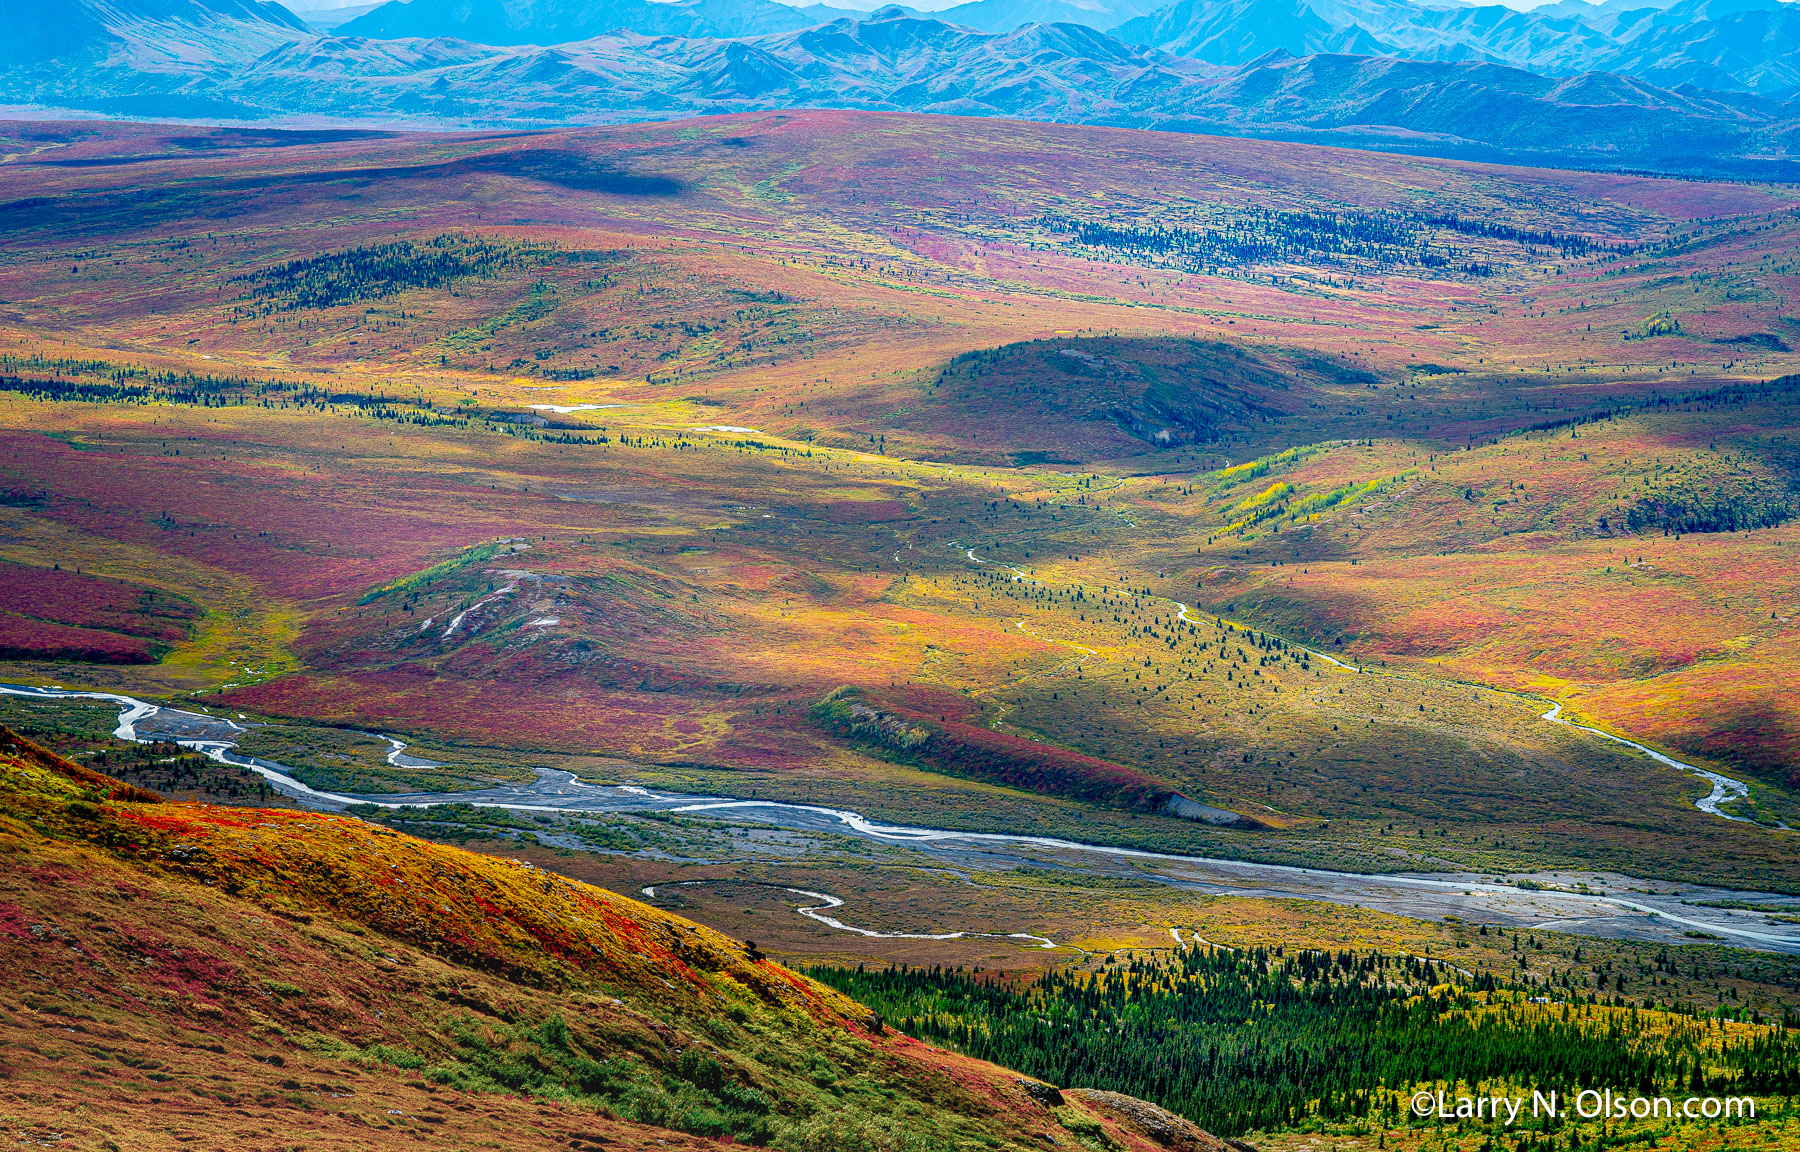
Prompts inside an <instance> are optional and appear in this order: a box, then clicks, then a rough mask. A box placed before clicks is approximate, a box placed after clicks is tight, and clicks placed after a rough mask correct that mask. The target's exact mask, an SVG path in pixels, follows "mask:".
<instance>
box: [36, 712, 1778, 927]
mask: <svg viewBox="0 0 1800 1152" xmlns="http://www.w3.org/2000/svg"><path fill="white" fill-rule="evenodd" d="M0 693H5V694H9V695H14V696H20V697H25V698H36V699H83V700H103V701H107V702H110V703H113V704H116V705H118V707H119V709H120V711H119V722H118V727H117V728H116V729H115V732H114V734H115V735H116V736H118V737H119V738H120V739H123V740H138V741H151V740H167V741H171V742H173V743H177V744H180V745H182V746H183V747H186V748H191V749H193V750H194V751H196V752H200V753H202V754H204V755H206V756H209V757H211V758H213V759H214V760H218V761H221V762H223V763H227V764H236V765H239V766H242V767H244V768H247V769H249V770H251V771H253V772H256V773H257V774H258V775H260V776H262V777H263V778H264V779H265V780H267V781H268V782H269V783H270V784H271V785H272V786H274V787H275V788H276V789H278V790H279V791H281V792H283V793H285V794H287V795H289V796H292V797H294V798H295V799H297V800H299V801H301V802H302V803H305V804H307V805H309V806H312V807H315V808H320V809H326V810H339V809H342V808H344V807H346V806H349V805H351V804H374V805H377V806H380V807H384V808H400V807H406V806H414V805H424V804H451V803H464V804H473V805H476V806H479V807H492V808H505V809H513V810H518V811H526V812H542V813H555V814H562V815H579V814H582V813H632V812H668V813H676V814H689V815H697V816H698V815H704V816H708V817H712V818H715V819H724V820H732V819H738V820H745V821H750V822H754V823H758V824H765V825H773V826H777V827H782V828H788V829H793V830H798V831H815V832H833V833H840V834H847V835H852V836H856V837H860V838H862V839H866V840H870V841H873V842H876V843H880V844H887V845H893V846H901V847H906V848H910V849H913V850H915V851H918V852H921V853H925V854H927V855H930V856H932V857H935V858H938V859H940V860H942V861H945V862H947V863H953V864H955V865H956V866H958V867H963V868H967V869H970V870H987V871H991V870H1009V869H1013V868H1018V867H1021V866H1028V867H1038V868H1060V869H1067V870H1070V871H1077V872H1087V873H1102V874H1108V875H1126V876H1130V877H1133V878H1138V879H1147V880H1152V881H1156V882H1160V883H1164V884H1167V885H1169V886H1170V887H1173V888H1181V889H1185V890H1188V891H1196V892H1205V893H1214V894H1220V895H1235V896H1254V897H1290V898H1303V899H1311V900H1326V901H1331V902H1334V903H1340V904H1349V905H1355V906H1358V907H1365V908H1374V909H1380V910H1384V911H1389V912H1395V913H1399V914H1402V915H1407V916H1415V917H1420V918H1424V919H1441V918H1442V917H1444V916H1447V915H1454V916H1460V917H1462V918H1464V919H1467V920H1473V921H1483V922H1487V923H1498V924H1504V925H1510V926H1519V927H1536V928H1544V929H1553V930H1556V931H1564V932H1572V933H1577V934H1581V935H1590V936H1600V937H1611V938H1622V939H1637V940H1660V941H1665V942H1670V943H1688V942H1691V941H1692V939H1693V938H1694V936H1693V935H1692V934H1695V933H1698V934H1703V937H1704V938H1712V939H1718V940H1722V941H1725V942H1729V943H1731V944H1735V945H1738V946H1740V947H1745V948H1755V949H1762V950H1767V951H1775V952H1787V953H1795V954H1800V924H1788V923H1785V922H1783V921H1778V920H1773V919H1770V918H1769V917H1768V916H1766V915H1765V914H1763V913H1762V912H1759V911H1756V910H1755V909H1754V907H1753V906H1754V905H1757V904H1768V905H1771V906H1772V908H1771V911H1774V910H1776V909H1777V908H1779V907H1780V906H1782V905H1784V904H1788V905H1791V904H1792V903H1793V902H1794V897H1791V896H1782V895H1779V894H1776V893H1768V892H1750V891H1742V890H1737V889H1724V888H1715V887H1709V886H1704V885H1696V884H1679V883H1672V882H1666V881H1649V880H1642V879H1638V878H1635V877H1631V876H1623V875H1618V874H1614V873H1592V872H1583V873H1539V874H1533V875H1531V876H1527V877H1513V878H1510V879H1502V878H1497V877H1492V876H1484V875H1476V874H1461V873H1359V872H1350V871H1337V870H1332V869H1326V868H1310V867H1304V866H1301V865H1294V864H1276V863H1265V862H1259V861H1249V860H1226V859H1215V858H1210V857H1202V856H1189V855H1183V854H1180V853H1172V852H1156V851H1151V850H1149V849H1142V848H1126V847H1119V846H1116V845H1103V844H1085V843H1080V842H1077V841H1073V840H1064V839H1060V838H1057V837H1049V836H1031V835H1026V834H1022V833H1002V832H972V831H961V830H957V829H948V828H931V827H926V826H921V825H911V824H894V823H887V822H884V821H879V820H873V819H870V818H869V817H867V816H864V815H862V814H861V813H857V812H851V811H847V810H844V809H839V808H829V807H824V806H821V805H813V804H789V803H783V802H780V801H774V800H744V799H738V798H733V797H726V796H692V795H683V794H679V793H669V792H658V791H654V790H651V789H648V788H642V787H638V786H635V785H630V784H622V785H602V784H589V783H586V782H584V781H582V780H579V779H577V778H576V777H575V776H574V775H573V774H572V773H568V772H558V771H551V770H548V769H539V770H538V773H537V778H536V779H535V780H533V781H531V782H529V783H524V784H518V785H505V786H500V787H495V788H486V789H481V790H477V791H467V792H441V793H410V794H404V795H382V796H365V795H355V794H346V793H336V792H324V791H320V790H318V789H314V788H311V787H309V786H307V785H306V784H304V783H302V782H301V781H299V780H297V779H295V778H294V776H293V775H292V770H291V769H289V768H288V767H287V766H286V765H283V764H280V763H277V762H274V761H269V760H263V759H260V758H258V757H254V756H245V755H242V754H240V753H238V752H237V751H236V750H235V748H236V744H237V739H238V737H239V736H240V735H241V734H242V733H243V732H244V731H245V728H244V726H242V725H240V724H239V723H237V721H236V720H234V719H230V718H227V717H220V716H213V715H209V714H206V713H202V712H192V711H185V710H182V709H178V708H170V707H166V706H162V705H157V704H152V703H149V702H146V701H143V700H138V699H135V698H133V697H130V696H125V695H120V694H118V693H113V692H90V691H81V690H76V689H67V688H34V687H27V686H21V685H0ZM1601 735H1605V734H1604V733H1601ZM384 739H387V740H388V741H390V746H392V744H394V743H398V744H399V745H400V747H397V748H393V750H392V754H393V755H395V756H399V755H402V754H403V750H404V742H403V741H399V740H398V738H397V737H384ZM1615 739H1616V738H1615ZM1519 881H1523V882H1525V883H1526V884H1527V885H1528V886H1527V887H1523V888H1522V887H1520V886H1519V883H1518V882H1519ZM1531 885H1538V886H1541V887H1531ZM1578 885H1585V886H1586V888H1587V890H1586V891H1581V890H1577V886H1578ZM794 891H795V893H796V894H798V895H802V896H805V897H808V898H811V899H818V900H821V901H824V903H822V904H818V905H814V906H811V907H810V909H808V910H803V911H802V914H803V915H807V916H809V917H810V918H812V919H814V920H816V921H818V922H819V923H821V924H825V925H827V926H828V927H831V928H832V929H834V930H838V931H846V932H855V933H858V934H863V935H874V936H880V935H882V933H877V932H873V931H872V930H870V929H863V928H857V927H854V926H852V925H850V924H847V923H844V922H843V921H841V920H838V919H836V918H835V917H831V916H828V915H826V912H827V911H828V910H835V909H836V908H838V907H840V906H841V905H842V901H841V900H839V899H838V898H837V897H834V896H829V895H826V894H824V893H817V892H813V891H811V890H801V889H795V890H794ZM1723 902H1729V903H1732V904H1734V905H1738V907H1731V908H1722V907H1717V906H1716V905H1718V904H1720V903H1723ZM1709 905H1710V906H1709ZM1744 905H1750V906H1752V907H1743V906H1744ZM963 934H965V933H957V932H950V933H945V932H935V931H931V930H929V929H921V930H918V931H916V932H907V933H903V935H906V936H911V937H916V938H924V939H934V938H954V937H956V936H959V935H963ZM983 934H986V933H983ZM992 935H1004V936H1008V937H1012V938H1018V939H1021V940H1027V941H1031V942H1032V946H1034V947H1042V946H1044V944H1046V943H1047V941H1043V937H1039V936H1028V935H1026V934H1020V933H994V934H992ZM1039 942H1043V943H1039Z"/></svg>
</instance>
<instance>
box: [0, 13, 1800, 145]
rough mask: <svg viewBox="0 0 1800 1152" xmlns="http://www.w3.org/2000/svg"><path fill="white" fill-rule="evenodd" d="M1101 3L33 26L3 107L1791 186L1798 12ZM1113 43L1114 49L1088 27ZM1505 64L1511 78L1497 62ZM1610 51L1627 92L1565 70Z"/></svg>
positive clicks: (101, 16) (1799, 115)
mask: <svg viewBox="0 0 1800 1152" xmlns="http://www.w3.org/2000/svg"><path fill="white" fill-rule="evenodd" d="M1078 2H1079V3H1086V4H1093V5H1096V6H1095V7H1092V8H1084V9H1082V10H1081V11H1083V12H1084V13H1085V14H1086V15H1087V16H1088V17H1090V18H1091V19H1090V20H1089V21H1088V22H1078V21H1070V20H1057V21H1051V22H1044V21H1039V20H1030V21H1028V22H1026V23H1023V24H1020V25H1018V26H1016V27H1012V28H1008V29H1006V30H1003V31H983V30H981V29H979V28H976V27H972V26H970V23H965V22H963V21H961V20H958V19H956V17H957V15H958V14H959V13H962V12H964V11H965V10H967V11H968V12H970V13H971V14H973V15H974V16H976V17H979V18H980V19H981V20H982V22H985V23H997V24H1004V23H1006V22H1007V21H1008V20H1011V19H1014V18H1025V17H1029V16H1032V15H1034V14H1037V15H1057V14H1058V11H1059V10H1060V9H1062V8H1065V7H1072V6H1073V5H1074V4H1076V3H1078ZM1106 2H1107V0H978V2H977V3H975V4H969V5H964V6H962V7H961V8H957V9H951V10H949V11H947V12H944V13H939V14H936V15H924V14H920V13H917V12H914V11H912V10H909V9H905V8H900V7H897V6H890V7H887V8H882V9H879V10H877V11H875V12H870V13H862V12H849V11H843V10H838V9H831V8H824V7H822V6H818V7H814V8H810V9H798V8H793V7H788V6H784V5H781V4H776V3H773V2H772V0H680V2H677V3H668V4H664V3H653V2H650V0H391V2H390V3H387V4H384V5H382V6H380V7H378V8H375V9H373V10H371V11H368V12H366V13H364V14H363V15H361V16H358V17H356V18H354V19H351V20H349V21H347V22H346V23H344V24H343V25H342V26H341V27H340V28H339V29H338V30H337V31H336V32H334V33H321V32H320V31H319V30H318V29H316V28H314V27H312V26H310V25H308V24H307V23H306V22H305V21H303V20H301V19H300V18H299V17H297V16H295V15H294V14H293V13H292V12H291V11H289V10H288V9H286V8H283V7H281V6H279V5H276V4H273V3H266V2H263V0H23V7H24V12H23V19H22V21H21V26H22V29H23V35H19V36H15V37H14V38H12V39H11V40H9V41H7V42H6V43H5V44H3V45H0V102H4V103H6V104H11V105H13V106H14V107H15V108H18V107H24V108H53V109H57V110H58V111H59V112H67V111H87V112H100V113H105V114H109V115H124V116H132V117H161V118H187V119H209V120H214V119H225V120H243V121H283V120H289V121H292V120H299V119H304V120H308V121H313V122H316V121H321V120H324V121H331V122H337V123H357V124H381V125H390V126H396V125H398V126H405V125H411V126H419V127H458V126H461V127H509V128H520V127H543V126H547V125H559V124H582V123H611V122H619V121H625V120H633V119H649V118H668V117H676V116H685V115H703V114H717V113H729V112H738V111H747V110H754V109H770V108H785V107H835V108H867V109H879V110H905V111H918V112H933V113H947V114H956V115H973V116H1008V117H1017V118H1025V119H1040V120H1056V121H1068V122H1087V123H1098V124H1108V125H1118V126H1129V127H1145V128H1163V129H1172V130H1179V131H1190V132H1215V133H1223V134H1231V135H1251V136H1263V137H1270V138H1280V139H1295V140H1307V141H1313V142H1320V143H1331V144H1341V145H1350V146H1359V147H1378V148H1382V149H1387V150H1397V151H1414V152H1420V153H1427V154H1434V155H1445V156H1456V157H1465V158H1473V159H1487V160H1496V159H1501V160H1512V161H1517V162H1526V163H1538V164H1576V165H1584V166H1605V167H1626V168H1646V169H1658V170H1669V171H1706V172H1712V173H1731V174H1736V175H1740V176H1754V177H1770V176H1783V177H1785V176H1788V175H1791V174H1792V172H1793V171H1794V164H1795V162H1794V158H1793V150H1794V147H1795V144H1796V140H1800V60H1797V59H1796V52H1795V49H1794V47H1793V46H1794V45H1796V44H1800V25H1796V24H1794V22H1795V21H1796V20H1800V8H1797V7H1795V6H1792V5H1786V4H1783V3H1780V2H1779V0H1682V2H1681V3H1679V4H1676V5H1674V6H1672V7H1669V8H1666V9H1649V8H1626V7H1623V6H1621V2H1620V0H1612V2H1611V3H1608V4H1604V5H1594V4H1588V3H1586V2H1585V0H1562V2H1561V3H1559V4H1557V5H1556V6H1555V7H1554V8H1553V9H1547V10H1541V11H1539V12H1533V13H1519V12H1514V11H1512V10H1510V9H1504V8H1497V7H1492V6H1489V7H1479V8H1477V7H1462V8H1450V7H1434V8H1425V7H1420V6H1416V5H1412V4H1407V3H1405V2H1404V0H1176V2H1175V3H1173V4H1171V5H1168V6H1166V7H1163V8H1160V9H1157V10H1155V11H1153V12H1147V13H1146V12H1140V11H1136V10H1134V9H1129V8H1111V9H1105V10H1104V15H1103V14H1102V7H1101V6H1102V5H1104V4H1105V3H1106ZM1129 2H1130V0H1127V3H1129ZM1625 2H1627V3H1628V2H1629V0H1625ZM977 9H979V10H980V11H976V10H977ZM1008 13H1011V15H1008ZM1113 18H1118V23H1117V26H1116V28H1115V30H1114V32H1113V33H1112V34H1108V33H1105V32H1102V31H1101V30H1099V29H1098V28H1096V27H1094V26H1093V25H1094V23H1096V22H1101V21H1103V20H1108V19H1113ZM1790 25H1793V27H1792V35H1791V36H1790V35H1788V33H1787V30H1788V29H1789V27H1790ZM1546 30H1549V31H1546ZM1550 32H1554V33H1555V35H1554V36H1552V35H1550ZM543 41H551V43H547V44H546V43H543ZM1658 44H1662V45H1665V46H1666V47H1665V48H1663V49H1659V48H1657V47H1655V45H1658ZM1397 45H1404V46H1405V50H1404V51H1402V50H1401V49H1400V48H1399V47H1398V46H1397ZM1609 45H1610V47H1608V46H1609ZM1747 45H1748V47H1747ZM1484 46H1485V47H1484ZM1627 46H1629V51H1627ZM1501 49H1504V52H1505V53H1508V54H1510V55H1512V56H1514V57H1520V58H1524V60H1523V62H1521V61H1519V60H1505V61H1496V60H1495V59H1493V57H1494V56H1495V55H1499V54H1502V53H1501ZM1728 49H1729V50H1728ZM1678 50H1679V51H1678ZM1602 51H1607V52H1613V53H1615V54H1617V55H1618V58H1619V59H1620V60H1621V61H1622V62H1623V63H1622V65H1621V67H1620V68H1619V69H1616V70H1612V71H1607V70H1588V69H1582V68H1580V67H1578V65H1579V63H1580V60H1581V59H1582V53H1583V52H1587V53H1600V52H1602ZM1680 53H1685V55H1681V54H1680ZM1684 60H1685V61H1688V63H1687V64H1685V65H1684V64H1682V63H1681V61H1684ZM1631 61H1636V63H1635V64H1632V65H1631V67H1625V66H1623V65H1624V64H1629V63H1630V62H1631ZM1684 68H1685V69H1686V72H1688V73H1692V74H1694V75H1702V76H1705V77H1708V78H1710V81H1711V82H1710V83H1706V84H1702V83H1698V82H1695V81H1693V80H1691V79H1687V78H1684V75H1685V74H1684V73H1683V69H1684ZM1643 72H1657V73H1659V74H1661V82H1658V81H1656V80H1653V79H1647V78H1645V77H1644V76H1642V75H1638V74H1637V73H1643Z"/></svg>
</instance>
